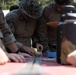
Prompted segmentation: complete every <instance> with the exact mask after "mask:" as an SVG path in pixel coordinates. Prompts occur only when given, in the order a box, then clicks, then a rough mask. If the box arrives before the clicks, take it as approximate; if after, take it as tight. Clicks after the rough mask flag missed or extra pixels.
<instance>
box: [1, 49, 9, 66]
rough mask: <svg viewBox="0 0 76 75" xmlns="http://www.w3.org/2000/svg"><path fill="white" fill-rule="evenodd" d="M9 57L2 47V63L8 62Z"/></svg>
mask: <svg viewBox="0 0 76 75" xmlns="http://www.w3.org/2000/svg"><path fill="white" fill-rule="evenodd" d="M8 60H9V59H8V57H7V55H6V54H5V52H4V51H3V50H2V49H1V48H0V65H3V64H5V63H7V62H8Z"/></svg>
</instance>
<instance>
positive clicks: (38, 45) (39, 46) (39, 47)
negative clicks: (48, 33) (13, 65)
mask: <svg viewBox="0 0 76 75" xmlns="http://www.w3.org/2000/svg"><path fill="white" fill-rule="evenodd" d="M36 47H37V50H38V51H43V46H42V45H41V44H39V43H37V44H36Z"/></svg>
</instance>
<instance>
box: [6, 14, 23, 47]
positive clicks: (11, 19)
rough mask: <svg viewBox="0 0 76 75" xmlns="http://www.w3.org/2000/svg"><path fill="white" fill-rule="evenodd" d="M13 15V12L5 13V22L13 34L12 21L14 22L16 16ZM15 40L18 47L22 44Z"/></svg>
mask: <svg viewBox="0 0 76 75" xmlns="http://www.w3.org/2000/svg"><path fill="white" fill-rule="evenodd" d="M14 15H15V14H13V13H8V14H7V15H6V22H7V23H8V25H9V27H10V29H11V31H12V32H13V34H14V32H15V27H14V22H16V18H15V17H14ZM15 16H16V15H15ZM15 42H16V45H17V47H18V48H20V47H21V46H22V45H23V44H22V43H20V42H18V41H17V40H16V41H15Z"/></svg>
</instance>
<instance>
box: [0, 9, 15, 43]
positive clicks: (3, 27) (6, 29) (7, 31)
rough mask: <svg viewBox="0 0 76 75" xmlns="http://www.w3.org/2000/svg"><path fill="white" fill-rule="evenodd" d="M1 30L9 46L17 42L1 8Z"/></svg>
mask: <svg viewBox="0 0 76 75" xmlns="http://www.w3.org/2000/svg"><path fill="white" fill-rule="evenodd" d="M0 30H1V32H2V34H3V36H4V40H5V43H6V44H9V43H11V42H14V41H15V38H14V36H13V34H12V32H11V30H10V29H9V27H8V25H7V23H6V21H5V18H4V14H3V12H2V9H1V8H0Z"/></svg>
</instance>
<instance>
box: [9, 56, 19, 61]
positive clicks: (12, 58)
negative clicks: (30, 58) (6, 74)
mask: <svg viewBox="0 0 76 75" xmlns="http://www.w3.org/2000/svg"><path fill="white" fill-rule="evenodd" d="M10 59H11V61H14V62H19V60H18V59H17V58H16V57H15V56H13V57H11V58H10Z"/></svg>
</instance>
